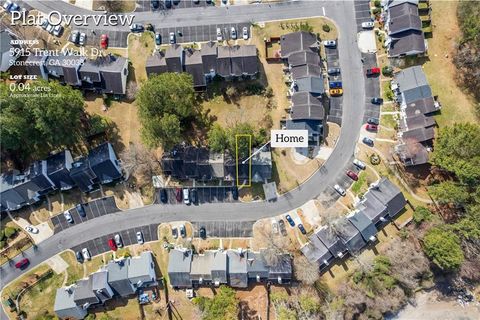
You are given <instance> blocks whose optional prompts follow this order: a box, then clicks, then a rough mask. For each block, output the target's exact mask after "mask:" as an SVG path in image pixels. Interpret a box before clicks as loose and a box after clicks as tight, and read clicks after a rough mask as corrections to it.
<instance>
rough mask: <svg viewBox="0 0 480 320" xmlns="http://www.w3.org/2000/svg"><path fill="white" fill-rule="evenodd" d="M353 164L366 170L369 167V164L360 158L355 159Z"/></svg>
mask: <svg viewBox="0 0 480 320" xmlns="http://www.w3.org/2000/svg"><path fill="white" fill-rule="evenodd" d="M353 164H354V165H355V166H357V168H359V169H362V170H365V169H366V168H367V165H366V164H365V163H364V162H363V161H360V160H358V159H353Z"/></svg>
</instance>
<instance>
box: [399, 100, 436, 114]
mask: <svg viewBox="0 0 480 320" xmlns="http://www.w3.org/2000/svg"><path fill="white" fill-rule="evenodd" d="M436 111H438V108H437V107H436V106H435V100H434V99H433V97H432V96H430V97H428V98H420V99H418V100H413V101H410V102H408V103H407V104H406V108H405V114H406V115H407V117H411V116H414V115H417V114H425V115H426V114H430V113H433V112H436Z"/></svg>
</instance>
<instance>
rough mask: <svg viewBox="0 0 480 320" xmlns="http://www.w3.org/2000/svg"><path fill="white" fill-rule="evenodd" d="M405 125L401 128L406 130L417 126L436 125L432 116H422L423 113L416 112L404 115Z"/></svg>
mask: <svg viewBox="0 0 480 320" xmlns="http://www.w3.org/2000/svg"><path fill="white" fill-rule="evenodd" d="M405 125H406V128H405V127H404V128H402V129H407V128H408V130H413V129H417V128H428V127H432V126H435V125H436V121H435V118H434V117H427V116H424V115H423V114H417V115H414V116H411V117H406V118H405Z"/></svg>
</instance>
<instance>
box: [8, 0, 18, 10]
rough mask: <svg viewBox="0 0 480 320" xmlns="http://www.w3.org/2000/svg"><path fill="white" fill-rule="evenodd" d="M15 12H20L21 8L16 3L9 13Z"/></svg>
mask: <svg viewBox="0 0 480 320" xmlns="http://www.w3.org/2000/svg"><path fill="white" fill-rule="evenodd" d="M15 11H20V6H19V5H18V4H16V3H15V2H14V3H12V5H11V6H10V9H8V12H15Z"/></svg>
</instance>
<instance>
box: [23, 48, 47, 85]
mask: <svg viewBox="0 0 480 320" xmlns="http://www.w3.org/2000/svg"><path fill="white" fill-rule="evenodd" d="M47 59H48V56H46V55H42V54H38V55H37V54H31V55H29V56H28V58H27V60H25V67H26V69H27V74H29V75H32V76H36V77H37V79H44V80H48V74H47V69H46V67H45V66H46V61H47Z"/></svg>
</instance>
